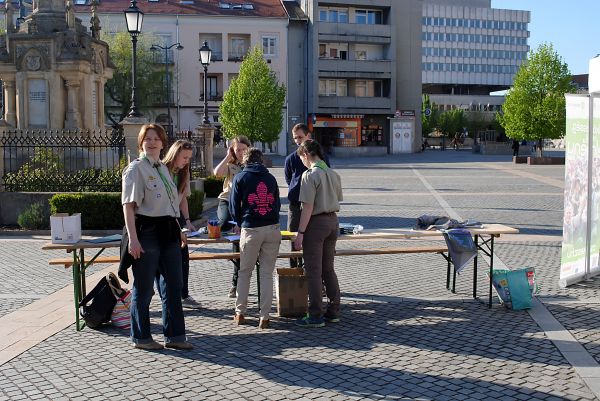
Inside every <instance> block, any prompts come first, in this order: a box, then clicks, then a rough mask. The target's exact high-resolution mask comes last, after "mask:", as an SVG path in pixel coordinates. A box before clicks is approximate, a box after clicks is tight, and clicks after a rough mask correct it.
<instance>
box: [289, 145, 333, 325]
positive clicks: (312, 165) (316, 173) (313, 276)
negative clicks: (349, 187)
mask: <svg viewBox="0 0 600 401" xmlns="http://www.w3.org/2000/svg"><path fill="white" fill-rule="evenodd" d="M297 152H298V155H299V156H300V159H301V160H302V162H303V163H304V165H305V166H306V168H307V170H306V171H305V172H304V173H303V174H302V184H301V186H300V194H299V200H300V202H301V203H302V213H301V216H300V222H299V224H298V234H297V236H296V239H295V240H294V247H295V249H298V250H301V249H303V254H304V271H305V275H306V277H307V280H308V298H309V305H308V314H307V315H306V316H305V317H303V318H302V319H299V320H297V321H296V324H297V325H299V326H303V327H323V326H325V321H328V322H331V323H336V322H339V320H340V286H339V283H338V278H337V275H336V273H335V269H334V258H335V244H336V242H337V236H338V233H339V221H338V217H337V212H338V211H339V210H340V201H342V200H343V196H342V181H341V178H340V176H339V175H338V174H337V173H336V172H335V171H333V169H331V168H330V167H328V166H327V164H325V162H324V160H323V150H322V149H321V146H320V145H319V144H318V143H317V142H316V141H313V140H310V139H309V140H306V141H304V142H303V143H302V144H301V145H300V146H299V147H298V151H297ZM322 284H325V291H326V293H327V298H328V304H327V308H326V311H325V313H323V294H322Z"/></svg>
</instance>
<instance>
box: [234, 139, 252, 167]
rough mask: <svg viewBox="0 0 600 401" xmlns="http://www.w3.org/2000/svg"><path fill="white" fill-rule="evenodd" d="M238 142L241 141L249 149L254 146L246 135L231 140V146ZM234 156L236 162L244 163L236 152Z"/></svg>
mask: <svg viewBox="0 0 600 401" xmlns="http://www.w3.org/2000/svg"><path fill="white" fill-rule="evenodd" d="M236 143H241V144H243V145H246V146H247V147H248V149H250V148H251V147H252V144H251V143H250V140H249V139H248V137H247V136H244V135H238V136H236V137H234V138H233V139H232V140H231V146H233V145H235V144H236ZM234 157H235V161H236V162H238V163H242V161H241V160H238V159H237V156H235V153H234Z"/></svg>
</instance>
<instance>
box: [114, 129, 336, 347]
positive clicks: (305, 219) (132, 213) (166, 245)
mask: <svg viewBox="0 0 600 401" xmlns="http://www.w3.org/2000/svg"><path fill="white" fill-rule="evenodd" d="M292 133H293V139H294V142H295V143H296V144H297V145H298V149H297V151H296V152H294V153H292V154H290V155H289V156H288V157H287V158H286V161H285V177H286V182H287V184H288V189H289V190H288V199H289V211H288V230H290V231H293V232H297V235H296V238H295V240H294V241H293V243H292V249H294V250H303V255H304V260H302V259H298V260H291V261H290V263H291V265H292V266H293V267H303V268H304V274H305V276H306V277H307V281H308V294H309V307H308V313H307V315H306V316H305V317H303V318H301V319H298V320H297V321H296V324H298V325H300V326H304V327H323V326H324V325H325V322H326V321H328V322H338V321H339V316H340V289H339V283H338V279H337V276H336V273H335V270H334V255H335V244H336V241H337V235H338V227H339V225H338V218H337V212H338V211H339V207H340V201H342V187H341V179H340V176H339V175H338V174H337V173H336V172H335V171H333V170H332V169H331V168H330V166H329V161H328V159H327V157H326V155H325V154H324V152H323V149H322V147H321V146H320V145H319V144H318V143H317V142H316V141H314V140H312V139H311V138H310V133H309V130H308V127H307V126H306V125H304V124H297V125H296V126H294V128H293V130H292ZM167 146H168V142H167V136H166V133H165V131H164V129H163V128H162V127H161V126H160V125H157V124H146V125H144V126H143V127H142V128H141V130H140V132H139V135H138V148H139V151H140V155H139V158H137V159H136V160H134V161H132V162H131V163H130V164H129V165H128V166H127V168H126V169H125V170H124V172H123V184H122V204H123V214H124V217H125V227H126V230H127V235H128V242H127V246H128V248H127V252H128V254H129V255H130V256H131V258H132V272H133V277H134V280H133V288H132V302H131V340H132V343H133V345H134V346H135V347H136V348H140V349H146V350H159V349H162V348H163V347H167V348H173V349H181V350H189V349H192V348H193V345H192V344H191V343H190V342H189V341H188V340H187V337H186V335H185V321H184V316H183V307H184V305H185V306H186V307H189V308H197V307H199V304H198V303H197V302H196V301H195V300H194V299H193V298H192V297H190V295H189V293H188V278H189V254H188V249H187V243H186V237H185V233H184V231H185V230H183V229H184V228H187V229H189V230H195V229H196V228H195V227H194V226H193V225H192V223H191V220H190V215H189V208H188V203H187V197H188V196H189V194H190V182H189V176H190V174H189V161H190V159H191V157H192V144H191V143H190V142H187V141H176V142H175V143H174V144H173V145H172V146H171V147H170V148H169V150H168V151H167V153H166V155H165V157H164V158H163V159H162V160H161V152H162V151H163V150H165V149H166V148H167ZM214 172H215V174H216V175H218V176H224V177H225V180H224V186H223V192H222V193H221V194H220V195H219V205H218V208H217V216H218V219H219V224H220V225H221V226H222V228H223V229H224V230H229V229H231V230H233V231H234V232H235V233H238V234H240V241H239V250H240V261H239V263H236V264H235V266H234V274H233V279H232V286H231V289H230V291H229V294H228V295H229V296H230V297H235V298H236V301H235V315H234V322H235V323H236V324H239V325H241V324H244V323H245V322H246V318H245V314H246V311H247V305H248V293H249V288H250V278H251V275H252V271H253V269H254V266H255V265H256V263H257V261H258V262H259V263H260V267H261V275H260V287H261V297H260V305H259V323H258V327H259V328H261V329H265V328H268V327H269V320H270V319H269V317H270V311H271V306H272V298H273V272H274V269H275V261H276V259H277V255H278V253H279V246H280V243H281V231H280V226H279V213H280V208H281V201H280V196H279V187H278V184H277V181H276V179H275V177H274V176H273V175H272V174H271V173H269V171H268V170H267V168H266V167H265V166H264V161H263V154H262V152H261V151H260V150H259V149H256V148H253V147H251V143H250V142H249V141H248V139H247V138H245V137H241V136H240V137H237V138H235V139H234V140H233V141H232V143H231V146H230V147H229V149H228V153H227V155H226V156H225V158H224V159H223V161H221V163H219V164H218V165H217V167H216V168H215V171H214ZM155 283H156V286H157V288H158V292H159V295H160V298H161V302H162V323H163V335H164V339H165V343H164V346H163V344H161V343H158V342H156V341H155V340H154V339H153V338H152V335H151V333H150V313H149V308H150V302H151V300H152V296H153V295H154V285H155ZM323 286H324V288H325V291H326V293H327V298H328V303H327V307H326V309H325V311H324V310H323V295H322V290H323Z"/></svg>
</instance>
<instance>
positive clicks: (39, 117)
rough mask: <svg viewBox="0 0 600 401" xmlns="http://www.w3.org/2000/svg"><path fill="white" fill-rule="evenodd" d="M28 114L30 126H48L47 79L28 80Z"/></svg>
mask: <svg viewBox="0 0 600 401" xmlns="http://www.w3.org/2000/svg"><path fill="white" fill-rule="evenodd" d="M27 95H28V96H27V104H28V106H29V107H28V108H27V115H28V117H29V118H28V120H29V121H28V126H29V127H30V128H48V125H49V124H48V123H49V119H48V116H49V111H48V83H47V82H46V80H45V79H30V80H29V81H27Z"/></svg>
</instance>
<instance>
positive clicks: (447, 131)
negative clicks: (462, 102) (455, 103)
mask: <svg viewBox="0 0 600 401" xmlns="http://www.w3.org/2000/svg"><path fill="white" fill-rule="evenodd" d="M466 125H467V119H466V117H465V112H464V111H463V110H461V109H454V110H449V111H446V112H444V113H442V114H441V115H440V120H439V123H438V129H439V130H440V132H441V133H442V134H443V135H444V136H450V137H454V135H455V134H456V133H457V132H462V130H463V127H466Z"/></svg>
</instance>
